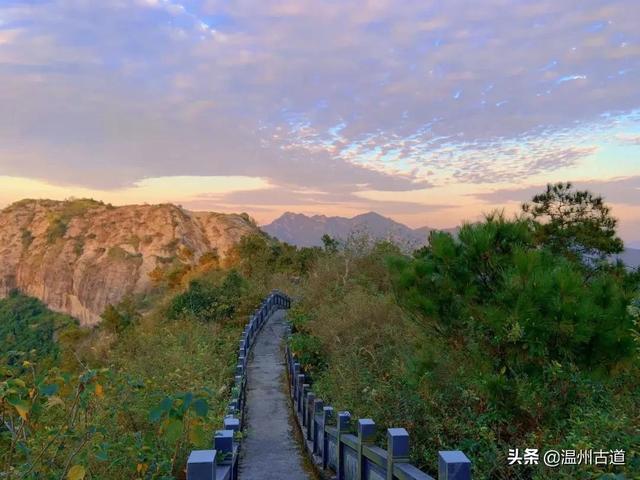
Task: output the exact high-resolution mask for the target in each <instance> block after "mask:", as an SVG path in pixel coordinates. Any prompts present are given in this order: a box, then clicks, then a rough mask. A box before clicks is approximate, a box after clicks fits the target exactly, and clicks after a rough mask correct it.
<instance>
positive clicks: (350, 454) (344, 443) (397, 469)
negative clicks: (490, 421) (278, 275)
mask: <svg viewBox="0 0 640 480" xmlns="http://www.w3.org/2000/svg"><path fill="white" fill-rule="evenodd" d="M286 357H287V366H288V374H289V387H290V393H291V398H292V406H293V409H294V413H295V417H296V419H297V421H298V424H299V426H300V429H301V431H302V436H303V437H304V444H305V447H306V450H307V453H308V454H309V455H310V456H311V458H312V460H313V462H314V463H315V465H316V466H317V467H318V468H319V469H320V470H325V471H327V470H328V471H329V472H328V473H329V474H330V475H329V476H332V475H331V474H334V475H335V479H336V480H395V479H398V480H434V479H433V477H430V476H429V475H427V474H426V473H424V472H423V471H421V470H419V469H418V468H416V467H415V466H413V465H411V464H410V463H409V434H408V433H407V431H406V430H405V429H404V428H388V429H387V449H386V450H384V449H382V448H380V447H378V446H376V445H375V443H374V439H375V437H376V424H375V422H374V421H373V420H371V419H369V418H364V419H359V420H358V424H357V428H356V432H357V435H353V434H351V433H350V431H351V414H350V413H349V412H338V414H337V417H334V410H333V407H330V406H325V405H324V402H323V401H322V400H321V399H319V398H316V395H315V394H314V393H313V391H311V387H310V378H309V377H308V376H306V375H305V374H304V372H303V370H302V367H301V366H300V363H299V362H298V361H297V359H296V356H295V355H294V354H293V353H292V352H291V350H290V349H289V346H288V345H287V347H286ZM438 480H471V461H470V460H469V459H468V458H467V457H466V455H465V454H464V453H462V452H461V451H458V450H453V451H441V452H438Z"/></svg>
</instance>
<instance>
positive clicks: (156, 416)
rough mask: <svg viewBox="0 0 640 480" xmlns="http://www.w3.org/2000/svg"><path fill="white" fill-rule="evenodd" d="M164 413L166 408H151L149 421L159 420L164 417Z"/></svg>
mask: <svg viewBox="0 0 640 480" xmlns="http://www.w3.org/2000/svg"><path fill="white" fill-rule="evenodd" d="M163 413H164V410H162V409H161V408H159V407H158V408H154V409H153V410H151V411H150V412H149V421H151V422H157V421H159V420H160V419H161V418H162V414H163Z"/></svg>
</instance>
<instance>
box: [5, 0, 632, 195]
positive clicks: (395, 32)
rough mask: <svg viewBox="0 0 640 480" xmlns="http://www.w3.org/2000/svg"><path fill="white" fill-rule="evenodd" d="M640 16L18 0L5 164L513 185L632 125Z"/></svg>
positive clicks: (488, 3) (330, 181)
mask: <svg viewBox="0 0 640 480" xmlns="http://www.w3.org/2000/svg"><path fill="white" fill-rule="evenodd" d="M639 14H640V8H639V7H638V5H637V2H635V1H633V0H619V1H616V2H610V3H609V4H607V5H603V4H602V2H600V1H598V0H584V1H583V2H581V3H580V9H576V8H575V6H574V5H570V4H569V3H566V2H557V1H555V0H540V1H538V2H535V4H534V3H523V2H516V1H508V0H481V1H479V2H478V5H477V8H473V9H471V8H468V2H467V1H464V0H451V1H448V2H434V1H422V0H420V1H418V0H407V1H403V2H394V1H391V0H375V1H344V2H317V1H311V0H296V1H293V0H285V1H269V0H265V1H257V0H254V1H251V0H238V1H236V2H227V1H223V0H206V1H198V0H183V1H173V0H135V1H133V0H131V1H127V0H105V1H101V2H92V1H88V0H51V1H47V2H36V3H33V2H20V1H10V2H6V3H3V4H2V6H0V20H2V22H1V23H0V104H1V105H3V106H8V108H7V109H6V110H7V111H9V112H10V115H2V116H0V170H1V171H0V173H2V174H5V175H16V176H30V177H39V178H43V179H45V180H47V181H50V182H55V183H58V184H61V185H82V186H88V187H92V188H99V189H117V188H122V187H123V186H130V185H134V184H135V183H136V182H137V181H139V180H140V179H142V178H145V177H165V176H176V175H189V176H226V175H240V176H250V177H260V178H265V179H267V181H268V182H269V183H270V184H271V185H274V186H276V187H277V188H280V189H298V190H304V189H307V190H309V189H310V190H316V191H321V192H323V193H324V194H326V195H327V197H328V199H329V200H328V201H331V202H338V201H348V199H347V200H345V197H344V195H346V194H347V193H351V192H357V191H359V190H365V189H373V190H381V191H385V190H386V191H406V190H412V189H422V188H426V187H429V186H431V185H434V184H446V183H447V182H463V183H487V182H489V183H491V182H495V181H520V182H521V181H525V180H526V179H527V178H529V177H531V176H534V175H540V174H545V173H549V172H555V171H558V170H559V169H566V168H570V167H572V166H577V165H579V164H580V162H582V161H584V160H585V159H587V158H590V157H591V156H593V155H594V154H595V153H596V151H597V148H598V147H597V145H598V142H596V141H595V140H594V139H593V135H601V137H599V138H604V137H605V136H606V135H605V133H606V134H607V135H608V133H610V130H611V129H616V132H617V133H620V132H618V130H619V126H618V125H617V124H616V123H615V122H617V121H619V120H620V118H621V117H622V116H623V115H626V116H627V117H625V118H627V120H626V122H627V124H626V125H627V127H628V129H629V131H637V126H638V124H639V123H640V121H638V119H637V115H636V116H633V117H629V112H633V111H637V109H639V108H640V91H639V90H638V89H637V84H638V83H639V81H640V37H639V36H638V33H637V23H638V22H637V19H638V17H639ZM594 25H597V28H595V27H594ZM620 72H623V73H620ZM603 114H610V116H609V117H603ZM338 126H339V128H338ZM606 129H609V130H606ZM634 129H635V130H634ZM623 133H626V134H628V132H623ZM620 141H621V142H626V140H624V139H622V140H620ZM627 143H628V142H627ZM632 143H633V142H632ZM299 200H300V201H307V202H313V201H314V197H313V196H310V195H305V196H303V197H300V199H299Z"/></svg>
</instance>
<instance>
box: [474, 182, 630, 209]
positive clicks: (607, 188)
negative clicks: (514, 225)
mask: <svg viewBox="0 0 640 480" xmlns="http://www.w3.org/2000/svg"><path fill="white" fill-rule="evenodd" d="M572 183H573V185H574V187H575V188H577V189H585V190H589V191H591V192H593V193H595V194H598V195H602V196H603V197H604V199H605V201H606V202H609V203H614V204H622V205H628V206H633V207H639V206H640V176H631V177H625V178H614V179H611V180H586V181H576V182H572ZM545 188H546V186H545V185H534V186H527V187H519V188H508V189H498V190H495V191H493V192H489V193H477V194H473V196H474V197H476V198H478V199H480V200H482V201H484V202H487V203H491V204H500V203H506V202H524V201H527V200H530V199H531V198H532V197H533V196H534V195H535V194H537V193H540V192H542V191H544V190H545Z"/></svg>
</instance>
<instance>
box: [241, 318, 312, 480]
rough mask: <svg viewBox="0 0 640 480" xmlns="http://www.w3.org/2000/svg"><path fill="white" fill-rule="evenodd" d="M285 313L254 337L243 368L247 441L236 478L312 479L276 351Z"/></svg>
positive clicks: (282, 332)
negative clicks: (245, 388)
mask: <svg viewBox="0 0 640 480" xmlns="http://www.w3.org/2000/svg"><path fill="white" fill-rule="evenodd" d="M285 315H286V314H285V311H284V310H278V311H277V312H276V313H274V314H273V315H272V316H271V318H269V320H268V321H267V323H266V325H265V326H264V327H263V329H262V331H261V332H260V333H259V334H258V337H257V339H256V343H255V344H254V346H253V349H252V353H251V358H250V359H249V365H248V368H247V401H246V417H245V422H246V425H247V428H246V432H247V438H246V439H245V440H244V441H243V442H242V456H241V458H240V472H239V479H240V480H285V479H286V480H312V477H311V476H310V475H309V474H308V473H307V472H306V471H305V469H304V467H303V465H304V463H303V457H302V455H303V454H302V452H301V451H300V448H299V446H298V444H297V442H296V436H295V435H294V432H293V428H294V427H293V426H292V423H291V421H290V414H291V413H290V412H291V410H290V408H289V404H288V403H287V401H288V398H287V395H288V394H287V393H286V392H285V390H284V389H285V382H284V381H283V375H284V374H285V373H284V372H285V364H284V358H283V354H282V351H281V347H280V345H281V343H282V337H283V335H284V331H285Z"/></svg>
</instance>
